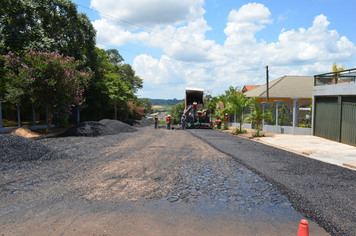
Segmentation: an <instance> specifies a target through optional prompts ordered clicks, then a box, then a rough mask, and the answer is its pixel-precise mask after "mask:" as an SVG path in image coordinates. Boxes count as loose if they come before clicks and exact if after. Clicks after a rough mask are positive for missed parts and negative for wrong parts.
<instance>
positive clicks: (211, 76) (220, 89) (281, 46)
mask: <svg viewBox="0 0 356 236" xmlns="http://www.w3.org/2000/svg"><path fill="white" fill-rule="evenodd" d="M72 1H73V2H75V3H76V4H78V12H81V13H86V14H87V16H88V17H89V19H90V20H91V22H92V24H93V25H94V27H95V29H96V31H97V35H96V42H97V47H99V48H102V49H105V50H107V49H113V48H116V49H117V50H118V51H119V53H120V54H121V55H122V56H123V58H124V60H125V63H129V64H131V65H132V67H133V68H134V70H135V71H136V75H138V76H140V78H142V79H143V81H144V83H143V88H142V89H141V90H139V91H138V93H137V95H138V97H139V98H152V99H173V98H177V99H184V94H185V88H187V87H189V88H201V89H204V91H205V92H206V93H210V94H212V95H213V96H218V95H220V94H223V93H224V91H225V90H227V89H228V88H229V87H230V86H234V87H236V86H239V87H240V88H242V87H243V86H244V85H261V84H264V83H266V66H267V65H268V69H269V79H270V80H274V79H277V78H279V77H281V76H283V75H308V76H313V75H316V74H321V73H326V72H330V71H331V67H332V64H333V63H334V62H336V63H337V64H338V65H340V66H341V65H343V66H345V69H350V68H355V67H356V30H355V29H356V16H355V14H354V9H355V8H356V1H355V0H287V1H286V0H282V1H280V0H265V1H258V2H253V1H242V0H91V1H89V0H72Z"/></svg>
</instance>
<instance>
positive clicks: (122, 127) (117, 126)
mask: <svg viewBox="0 0 356 236" xmlns="http://www.w3.org/2000/svg"><path fill="white" fill-rule="evenodd" d="M99 123H100V124H103V125H105V126H107V127H109V128H111V129H113V130H115V131H116V132H118V133H129V132H136V131H137V129H136V128H134V127H131V126H130V125H128V124H126V123H124V122H121V121H118V120H109V119H104V120H101V121H99Z"/></svg>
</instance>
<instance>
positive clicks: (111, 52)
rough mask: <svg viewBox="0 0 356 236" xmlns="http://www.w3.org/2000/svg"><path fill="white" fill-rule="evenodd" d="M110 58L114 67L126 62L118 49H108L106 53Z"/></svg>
mask: <svg viewBox="0 0 356 236" xmlns="http://www.w3.org/2000/svg"><path fill="white" fill-rule="evenodd" d="M105 52H106V54H107V56H108V61H109V63H111V64H113V65H117V64H120V63H121V62H123V61H124V58H123V57H122V56H121V55H120V53H119V51H118V50H117V49H108V50H106V51H105Z"/></svg>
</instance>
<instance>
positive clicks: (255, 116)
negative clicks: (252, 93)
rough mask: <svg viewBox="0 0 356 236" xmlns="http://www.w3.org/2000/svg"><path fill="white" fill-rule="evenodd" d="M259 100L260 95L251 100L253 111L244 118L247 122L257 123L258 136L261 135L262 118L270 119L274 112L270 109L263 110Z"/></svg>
mask: <svg viewBox="0 0 356 236" xmlns="http://www.w3.org/2000/svg"><path fill="white" fill-rule="evenodd" d="M258 101H259V98H258V97H254V98H253V99H252V100H251V105H250V107H251V109H252V111H251V113H250V114H248V115H247V116H246V117H245V118H244V121H247V122H250V121H252V122H253V124H254V125H255V127H256V130H257V132H256V136H257V137H260V126H261V122H262V120H269V119H271V118H272V114H271V113H270V112H269V111H268V110H265V111H263V110H262V109H261V107H260V104H259V103H258Z"/></svg>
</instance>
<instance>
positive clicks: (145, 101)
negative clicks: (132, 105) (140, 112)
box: [137, 98, 153, 114]
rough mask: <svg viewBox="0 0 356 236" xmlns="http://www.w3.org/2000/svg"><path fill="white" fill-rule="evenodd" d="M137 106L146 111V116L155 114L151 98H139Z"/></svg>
mask: <svg viewBox="0 0 356 236" xmlns="http://www.w3.org/2000/svg"><path fill="white" fill-rule="evenodd" d="M137 104H138V105H139V106H141V107H142V108H143V109H144V112H145V114H150V113H152V112H153V110H152V106H153V105H152V102H151V100H150V99H149V98H139V99H138V101H137Z"/></svg>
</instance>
